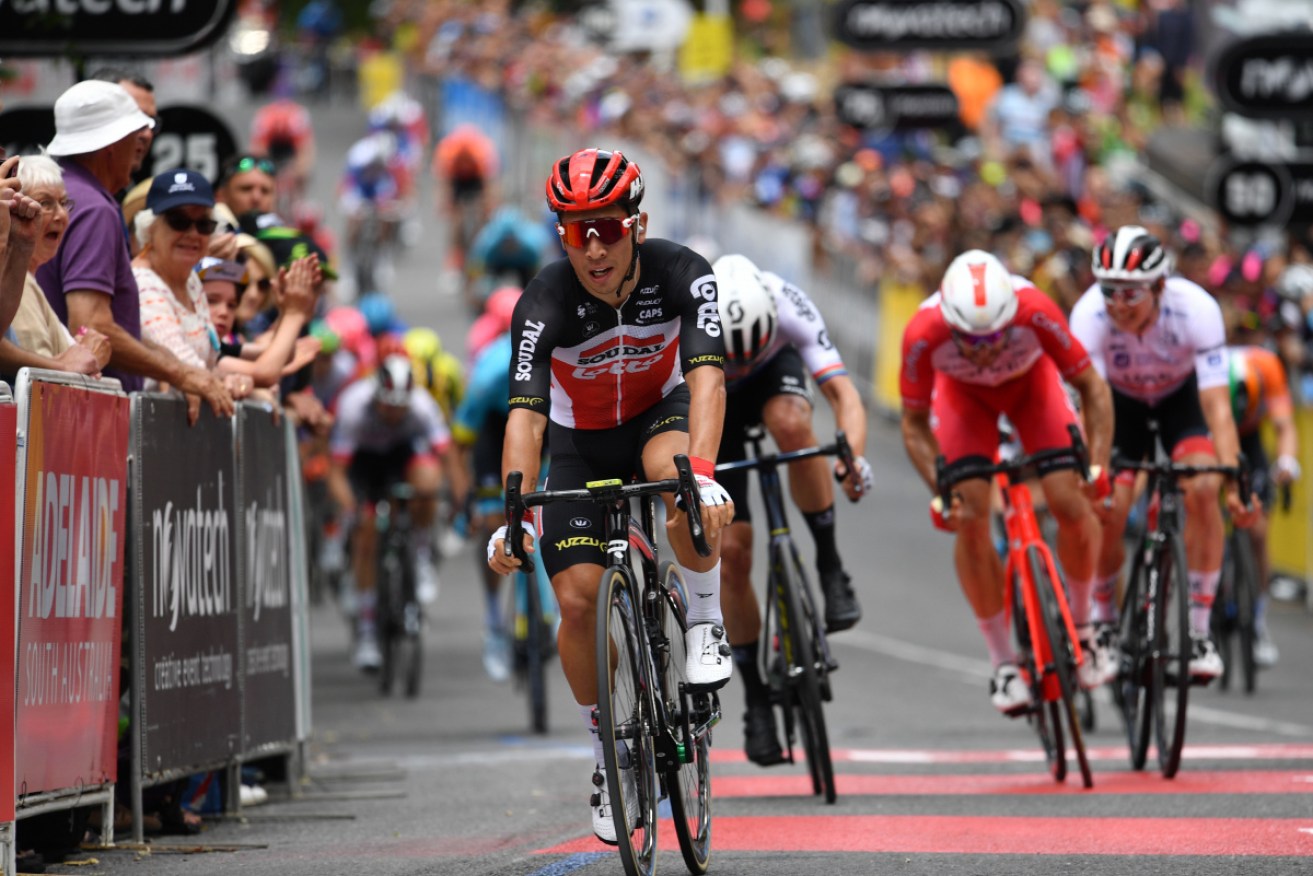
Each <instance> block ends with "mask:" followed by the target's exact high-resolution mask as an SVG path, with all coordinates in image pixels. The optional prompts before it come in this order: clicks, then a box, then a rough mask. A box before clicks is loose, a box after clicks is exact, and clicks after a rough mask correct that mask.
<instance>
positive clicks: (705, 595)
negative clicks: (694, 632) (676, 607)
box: [676, 560, 725, 626]
mask: <svg viewBox="0 0 1313 876" xmlns="http://www.w3.org/2000/svg"><path fill="white" fill-rule="evenodd" d="M676 565H678V564H676ZM679 571H680V573H681V574H682V575H683V576H684V585H685V586H686V587H687V588H688V622H689V625H690V626H692V625H693V624H705V623H714V624H719V623H724V620H725V617H724V615H723V614H721V611H720V560H716V565H714V566H712V567H711V568H710V569H708V570H707V571H705V572H694V571H693V570H691V569H686V568H684V567H683V566H682V565H681V566H679Z"/></svg>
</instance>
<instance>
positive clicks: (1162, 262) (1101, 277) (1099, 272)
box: [1092, 225, 1172, 286]
mask: <svg viewBox="0 0 1313 876" xmlns="http://www.w3.org/2000/svg"><path fill="white" fill-rule="evenodd" d="M1092 267H1093V270H1094V279H1096V280H1098V281H1099V282H1100V283H1135V284H1144V285H1146V286H1147V285H1150V284H1152V283H1155V282H1157V281H1158V280H1159V279H1161V278H1162V277H1165V276H1167V274H1168V273H1170V272H1171V270H1172V259H1171V256H1169V255H1168V254H1167V250H1166V249H1165V248H1164V247H1163V245H1162V243H1161V242H1159V240H1158V238H1156V237H1154V236H1153V235H1152V234H1150V233H1149V232H1148V231H1147V230H1146V229H1144V228H1142V227H1140V226H1139V225H1123V226H1122V227H1121V228H1118V229H1117V230H1116V231H1115V232H1114V233H1112V234H1109V235H1108V236H1107V237H1105V238H1104V239H1103V243H1101V244H1099V245H1098V246H1097V247H1095V248H1094V259H1093V265H1092Z"/></svg>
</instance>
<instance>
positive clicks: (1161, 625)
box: [1153, 533, 1192, 779]
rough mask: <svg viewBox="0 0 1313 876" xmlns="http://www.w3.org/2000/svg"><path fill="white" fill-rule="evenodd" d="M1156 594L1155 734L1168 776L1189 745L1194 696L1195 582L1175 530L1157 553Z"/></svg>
mask: <svg viewBox="0 0 1313 876" xmlns="http://www.w3.org/2000/svg"><path fill="white" fill-rule="evenodd" d="M1156 589H1157V592H1156V593H1155V594H1154V604H1155V606H1157V609H1158V610H1157V611H1156V612H1154V614H1155V615H1156V617H1155V624H1154V626H1155V629H1156V631H1157V635H1156V636H1155V637H1154V642H1155V652H1156V653H1155V660H1154V667H1153V680H1154V735H1155V741H1156V742H1157V745H1158V766H1159V768H1160V769H1161V770H1162V774H1163V778H1164V779H1170V778H1172V777H1173V776H1175V775H1176V771H1177V770H1178V769H1180V766H1181V748H1182V747H1183V746H1184V745H1185V714H1186V706H1187V704H1188V702H1189V699H1190V657H1191V652H1192V643H1191V641H1190V583H1189V580H1188V579H1187V578H1186V566H1185V542H1184V541H1183V540H1182V539H1181V535H1180V533H1173V534H1172V536H1171V538H1170V539H1169V540H1168V543H1167V545H1166V546H1165V547H1164V549H1163V550H1162V551H1160V552H1159V553H1158V586H1157V588H1156Z"/></svg>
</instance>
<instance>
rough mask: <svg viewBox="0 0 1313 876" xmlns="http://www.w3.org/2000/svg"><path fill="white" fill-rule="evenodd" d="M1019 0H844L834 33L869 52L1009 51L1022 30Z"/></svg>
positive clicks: (1021, 9)
mask: <svg viewBox="0 0 1313 876" xmlns="http://www.w3.org/2000/svg"><path fill="white" fill-rule="evenodd" d="M1025 23H1026V16H1025V10H1024V9H1023V8H1022V6H1021V2H1020V0H844V2H843V3H840V4H839V8H838V10H837V11H836V13H835V18H834V32H835V36H836V37H837V38H838V39H839V40H840V41H842V42H844V43H847V44H848V45H850V46H852V47H853V48H856V49H861V50H863V51H867V52H899V51H908V50H912V49H934V50H940V51H943V50H949V49H951V50H959V51H960V50H977V51H987V52H998V53H1002V52H1007V51H1009V50H1011V49H1012V48H1013V47H1014V46H1015V45H1016V43H1017V41H1018V40H1019V39H1020V38H1021V33H1022V31H1023V30H1024V29H1025Z"/></svg>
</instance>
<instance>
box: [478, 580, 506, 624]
mask: <svg viewBox="0 0 1313 876" xmlns="http://www.w3.org/2000/svg"><path fill="white" fill-rule="evenodd" d="M500 596H501V595H500V594H499V593H498V591H496V590H488V589H487V588H484V591H483V606H484V611H483V616H484V617H485V618H486V619H487V621H488V629H490V630H494V631H498V630H500V629H501V628H502V617H501V598H500Z"/></svg>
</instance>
